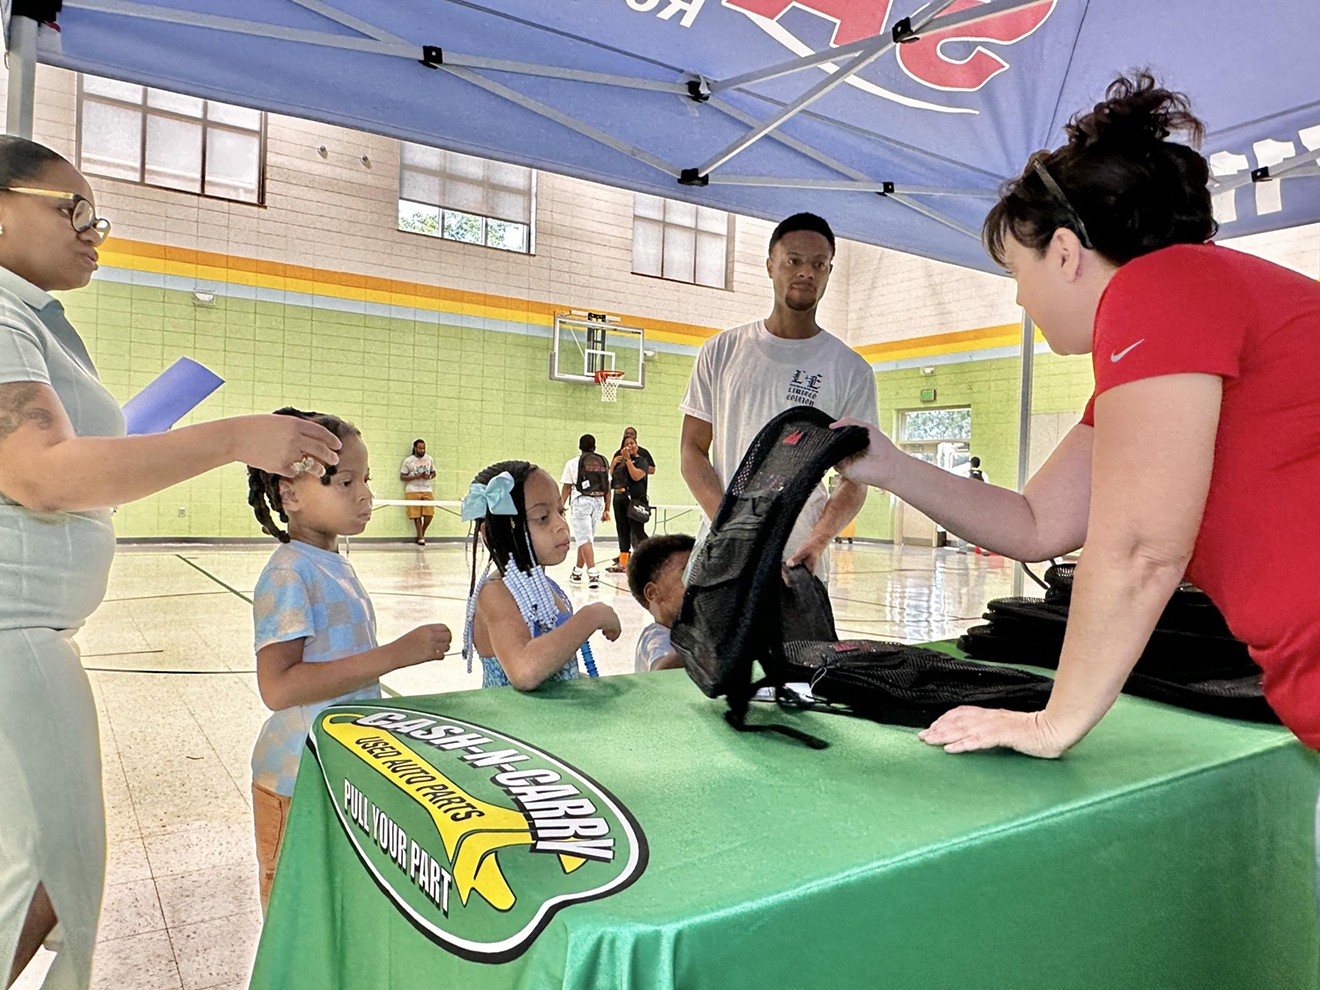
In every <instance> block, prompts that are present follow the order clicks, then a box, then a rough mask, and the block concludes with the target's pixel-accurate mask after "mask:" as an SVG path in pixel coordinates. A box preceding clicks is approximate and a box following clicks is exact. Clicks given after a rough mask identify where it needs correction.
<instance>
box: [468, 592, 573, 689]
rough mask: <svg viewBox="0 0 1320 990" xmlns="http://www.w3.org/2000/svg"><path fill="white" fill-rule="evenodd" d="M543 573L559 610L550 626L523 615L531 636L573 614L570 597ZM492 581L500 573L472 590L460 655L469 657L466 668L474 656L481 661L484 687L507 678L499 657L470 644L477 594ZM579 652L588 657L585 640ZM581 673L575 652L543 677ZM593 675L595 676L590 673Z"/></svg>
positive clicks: (561, 677) (562, 677)
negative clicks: (562, 664) (552, 671)
mask: <svg viewBox="0 0 1320 990" xmlns="http://www.w3.org/2000/svg"><path fill="white" fill-rule="evenodd" d="M542 576H544V579H545V581H546V582H547V583H548V584H549V585H550V588H551V589H552V590H553V591H554V601H555V606H556V607H557V608H558V609H559V611H558V612H557V613H556V614H555V620H554V624H553V625H542V623H540V622H537V621H531V620H526V617H525V616H524V619H525V620H526V621H527V629H528V631H529V632H530V633H531V634H532V636H533V637H536V636H541V635H544V634H545V633H548V632H550V631H551V630H552V629H558V628H559V627H560V626H562V625H563V624H564V623H565V622H567V621H568V620H569V619H570V618H571V617H572V615H573V603H572V602H571V601H570V600H569V597H568V596H567V595H566V594H564V589H563V588H561V587H559V585H557V584H555V582H554V581H552V580H551V579H550V577H549V576H548V575H544V574H543V575H542ZM491 580H496V581H498V580H501V578H500V575H499V574H498V573H491V574H488V575H486V576H485V577H483V578H482V579H481V581H479V582H478V583H477V586H476V588H475V589H474V590H473V592H472V598H471V600H470V601H469V603H468V614H467V625H466V627H465V628H464V630H463V655H464V656H465V657H467V659H468V669H469V670H470V669H471V661H472V657H473V656H475V657H476V658H477V659H478V660H480V661H481V686H482V687H484V688H488V687H505V686H507V685H508V683H509V677H508V675H507V674H505V673H504V668H503V667H501V666H500V662H499V660H498V659H497V658H495V657H487V656H482V655H481V654H480V653H478V652H477V650H476V647H475V646H474V645H473V643H472V623H473V620H474V618H475V616H476V611H477V610H476V602H477V597H478V596H479V595H480V594H481V589H482V588H483V587H485V585H486V582H487V581H491ZM582 651H583V652H584V653H585V654H586V655H587V656H590V648H589V647H588V646H587V644H586V643H583V644H582ZM588 666H589V667H590V666H591V664H590V663H589V664H588ZM581 676H582V672H581V670H579V669H578V658H577V655H576V654H574V656H573V657H572V658H571V659H570V660H569V661H568V663H566V664H564V666H562V667H560V668H559V669H558V670H556V671H555V672H554V673H553V674H551V675H550V676H549V677H547V678H546V680H547V681H574V680H577V679H578V678H579V677H581ZM592 676H595V675H594V674H593V675H592Z"/></svg>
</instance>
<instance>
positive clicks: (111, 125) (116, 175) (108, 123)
mask: <svg viewBox="0 0 1320 990" xmlns="http://www.w3.org/2000/svg"><path fill="white" fill-rule="evenodd" d="M141 167H142V113H141V111H139V110H133V109H131V108H129V107H117V106H112V105H110V104H108V103H98V102H96V101H95V100H84V101H83V108H82V168H83V171H85V172H92V173H95V174H96V175H105V176H109V177H110V178H112V179H129V180H130V181H133V182H141V181H142V174H141Z"/></svg>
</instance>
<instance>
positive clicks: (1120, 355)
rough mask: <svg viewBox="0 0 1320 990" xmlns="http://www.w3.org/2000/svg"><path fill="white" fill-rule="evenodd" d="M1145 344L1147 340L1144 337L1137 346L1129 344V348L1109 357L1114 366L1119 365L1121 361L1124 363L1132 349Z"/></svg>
mask: <svg viewBox="0 0 1320 990" xmlns="http://www.w3.org/2000/svg"><path fill="white" fill-rule="evenodd" d="M1145 342H1146V338H1145V337H1142V338H1141V339H1140V340H1139V341H1137V342H1136V343H1135V344H1128V345H1127V347H1125V348H1123V349H1122V350H1121V351H1114V353H1113V354H1111V355H1109V360H1110V361H1111V362H1113V363H1114V364H1118V362H1119V361H1122V360H1123V359H1124V358H1125V357H1127V356H1128V352H1129V351H1130V350H1132V348H1134V347H1137V346H1139V345H1141V344H1144V343H1145Z"/></svg>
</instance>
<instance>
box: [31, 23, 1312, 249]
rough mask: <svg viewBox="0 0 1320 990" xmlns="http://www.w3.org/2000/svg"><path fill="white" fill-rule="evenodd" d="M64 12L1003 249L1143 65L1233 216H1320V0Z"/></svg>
mask: <svg viewBox="0 0 1320 990" xmlns="http://www.w3.org/2000/svg"><path fill="white" fill-rule="evenodd" d="M910 2H911V0H908V3H910ZM6 6H8V4H6ZM52 7H58V4H56V3H52V2H50V0H14V13H15V14H28V15H30V16H37V17H38V18H39V19H48V18H49V16H50V13H51V11H50V8H52ZM43 8H44V10H43ZM24 23H27V24H31V23H32V22H30V21H26V19H25V18H14V27H15V30H14V31H11V32H9V33H10V39H9V40H10V47H11V52H12V53H13V54H12V55H11V58H12V57H14V56H16V57H17V59H18V63H19V69H20V71H21V69H22V65H23V59H24V57H25V55H26V56H27V57H28V58H30V57H31V54H30V53H27V52H24V51H23V50H22V46H21V45H19V44H18V43H17V39H18V38H19V32H18V30H17V29H18V26H19V25H22V24H24ZM58 24H59V28H60V30H59V33H58V35H55V34H54V32H51V33H50V37H52V38H54V37H58V45H43V46H42V47H41V50H40V51H39V52H38V53H37V55H36V57H37V58H39V59H40V60H41V61H44V62H47V63H50V64H53V65H59V66H63V67H66V68H69V69H74V70H78V71H85V72H90V73H95V74H98V75H103V76H109V77H111V78H116V79H123V80H128V81H131V82H135V83H142V84H146V85H149V86H155V87H160V88H163V89H169V90H175V91H179V92H184V93H189V94H192V95H196V96H201V97H206V98H208V99H215V100H222V101H225V102H230V103H237V104H242V105H246V106H251V107H257V108H260V109H264V110H269V111H274V112H280V113H286V114H291V115H295V116H299V117H307V118H311V119H315V120H321V121H325V122H329V123H335V124H340V125H343V126H346V127H352V128H357V129H362V130H367V131H372V132H377V133H382V134H387V135H391V136H395V137H398V138H401V139H405V140H408V141H415V142H418V143H421V144H428V145H433V146H436V147H441V148H447V149H450V150H454V151H460V152H465V153H468V154H473V155H478V156H481V157H485V158H492V159H497V160H502V161H510V162H516V163H520V164H523V165H528V166H531V167H534V168H539V169H546V170H549V171H553V172H559V173H564V174H569V175H576V176H580V177H582V178H586V179H591V180H594V181H598V182H603V183H607V184H610V185H615V186H622V187H626V188H631V189H636V190H640V191H644V192H648V193H653V194H656V195H660V196H666V197H672V198H678V199H684V200H688V201H691V202H695V203H699V204H702V205H706V206H712V207H717V208H720V209H725V210H730V211H735V212H739V213H746V214H751V215H755V216H761V217H764V218H767V219H778V218H780V217H783V216H785V215H787V214H789V213H793V212H796V211H798V210H803V209H806V210H811V211H813V212H816V213H820V214H822V215H823V216H825V217H827V218H828V219H829V220H830V222H831V223H832V224H833V225H834V226H835V228H836V230H837V231H838V232H839V234H840V235H842V236H845V237H849V238H853V239H856V240H860V241H865V242H869V243H873V244H880V245H883V246H885V247H889V248H894V249H897V250H901V251H907V252H911V253H914V254H918V255H923V256H926V257H930V258H937V259H940V260H944V261H950V262H954V263H957V264H962V265H967V266H971V267H976V268H982V269H987V270H989V269H990V268H991V267H992V266H991V263H990V262H989V260H988V259H987V258H985V256H984V254H983V253H982V251H981V249H980V245H979V242H978V238H977V234H978V231H979V227H980V223H981V219H982V218H983V216H984V214H985V212H986V210H987V209H988V207H989V205H990V204H991V202H993V198H994V195H995V191H996V189H997V188H998V186H999V184H1000V183H1001V182H1002V181H1003V180H1004V179H1005V178H1006V177H1008V176H1011V175H1015V174H1016V173H1017V172H1018V171H1019V170H1020V169H1021V167H1022V165H1023V163H1024V162H1025V161H1026V159H1027V157H1028V155H1029V154H1030V153H1031V152H1033V151H1035V150H1037V149H1040V148H1043V147H1053V146H1057V145H1058V144H1060V143H1061V142H1062V140H1063V136H1062V130H1061V129H1062V126H1063V124H1064V122H1066V120H1067V119H1068V118H1069V117H1070V116H1071V115H1072V114H1073V113H1074V112H1076V111H1077V110H1079V109H1082V108H1085V107H1089V106H1090V105H1091V104H1092V103H1094V102H1095V101H1096V99H1097V98H1098V97H1099V96H1100V95H1101V93H1102V92H1103V90H1104V87H1105V85H1106V83H1107V82H1108V81H1109V80H1111V79H1112V78H1113V77H1114V76H1115V75H1116V74H1117V73H1118V72H1119V71H1122V70H1124V69H1130V68H1134V67H1141V66H1150V67H1151V68H1153V69H1154V70H1155V71H1156V72H1157V74H1158V75H1159V76H1160V77H1161V78H1162V80H1163V81H1164V82H1166V83H1167V84H1168V85H1170V86H1172V87H1174V88H1177V89H1181V90H1183V91H1184V92H1187V93H1188V94H1189V95H1190V96H1191V98H1192V101H1193V106H1194V107H1195V109H1196V110H1197V112H1198V113H1199V114H1200V115H1202V116H1203V118H1204V119H1205V120H1206V121H1207V124H1208V132H1209V133H1208V137H1207V141H1206V147H1205V149H1204V150H1205V151H1206V153H1207V154H1208V155H1209V156H1210V160H1211V164H1212V168H1213V170H1214V173H1215V177H1216V178H1215V181H1216V186H1215V189H1214V191H1215V193H1216V207H1217V213H1218V215H1219V217H1220V219H1221V222H1222V224H1223V233H1224V235H1226V236H1234V235H1238V234H1246V233H1254V232H1258V231H1262V230H1268V229H1273V228H1278V227H1286V226H1293V225H1297V224H1301V223H1307V222H1312V221H1315V220H1318V219H1320V166H1317V164H1316V161H1317V158H1320V60H1317V59H1316V58H1315V53H1314V40H1315V39H1316V38H1317V37H1320V5H1317V4H1316V3H1314V2H1313V0H1281V2H1279V3H1276V4H1271V5H1270V9H1269V11H1268V13H1266V12H1264V11H1262V12H1260V14H1259V16H1255V17H1252V16H1244V12H1243V11H1242V9H1241V8H1240V6H1239V5H1237V4H1233V3H1228V2H1226V0H1201V2H1197V3H1192V2H1188V0H1169V2H1163V3H1150V2H1149V0H987V2H982V0H933V2H931V3H929V4H927V5H926V6H925V7H924V8H921V9H919V10H917V9H913V8H912V7H910V6H906V5H905V0H560V2H557V3H545V2H544V0H499V2H498V3H497V2H495V0H487V2H486V3H484V4H483V3H479V2H475V0H393V2H391V3H389V4H379V3H365V2H362V0H337V2H335V3H332V2H330V0H142V2H135V0H66V2H65V3H64V4H63V10H62V11H61V12H60V13H59V15H58ZM26 36H27V37H31V36H32V35H31V34H27V35H26ZM11 88H12V87H11Z"/></svg>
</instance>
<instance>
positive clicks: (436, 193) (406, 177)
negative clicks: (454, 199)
mask: <svg viewBox="0 0 1320 990" xmlns="http://www.w3.org/2000/svg"><path fill="white" fill-rule="evenodd" d="M441 181H442V180H441V179H440V176H438V175H434V174H432V173H430V172H414V171H413V170H412V169H408V168H405V169H403V170H402V171H400V172H399V198H400V199H411V200H414V201H415V202H418V203H430V204H431V205H432V206H439V205H440V188H441Z"/></svg>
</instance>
